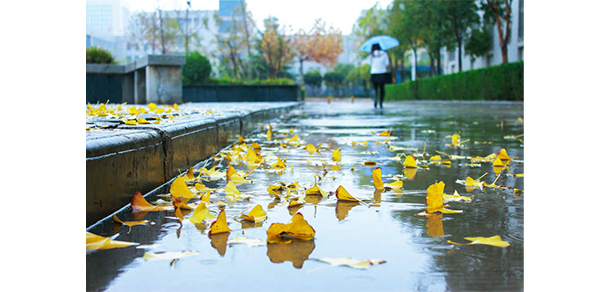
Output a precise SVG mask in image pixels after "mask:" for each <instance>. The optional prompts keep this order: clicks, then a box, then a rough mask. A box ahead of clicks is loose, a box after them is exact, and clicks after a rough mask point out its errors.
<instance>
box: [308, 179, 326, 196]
mask: <svg viewBox="0 0 610 292" xmlns="http://www.w3.org/2000/svg"><path fill="white" fill-rule="evenodd" d="M305 195H322V196H324V197H328V193H326V192H325V191H323V190H322V189H320V188H319V187H318V180H317V179H316V177H315V176H314V185H313V187H311V188H309V189H306V190H305Z"/></svg>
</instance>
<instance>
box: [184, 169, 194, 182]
mask: <svg viewBox="0 0 610 292" xmlns="http://www.w3.org/2000/svg"><path fill="white" fill-rule="evenodd" d="M184 176H185V177H186V178H187V179H188V180H192V179H195V175H194V174H193V167H192V166H191V167H189V171H188V172H187V173H186V174H185V175H184Z"/></svg>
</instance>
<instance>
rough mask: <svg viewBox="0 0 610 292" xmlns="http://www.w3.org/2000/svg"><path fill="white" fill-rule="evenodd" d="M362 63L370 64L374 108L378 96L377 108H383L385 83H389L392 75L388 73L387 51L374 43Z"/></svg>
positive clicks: (388, 60) (388, 59)
mask: <svg viewBox="0 0 610 292" xmlns="http://www.w3.org/2000/svg"><path fill="white" fill-rule="evenodd" d="M362 63H363V64H369V65H371V83H373V89H374V90H375V97H374V100H375V108H377V100H378V98H379V108H383V98H384V97H385V84H386V83H391V80H392V75H391V74H390V73H389V72H390V71H389V70H388V67H389V66H390V57H389V56H388V53H387V52H385V51H384V50H382V49H381V47H380V46H379V44H374V45H373V46H372V48H371V53H370V54H369V55H368V56H367V57H366V58H365V59H364V60H363V61H362Z"/></svg>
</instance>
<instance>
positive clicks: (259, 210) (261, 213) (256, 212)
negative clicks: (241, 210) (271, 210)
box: [239, 205, 267, 222]
mask: <svg viewBox="0 0 610 292" xmlns="http://www.w3.org/2000/svg"><path fill="white" fill-rule="evenodd" d="M239 217H240V218H243V219H246V220H250V221H253V222H262V221H264V220H265V219H267V212H265V210H263V207H262V206H261V205H256V206H254V207H253V208H252V210H250V212H248V214H241V216H239Z"/></svg>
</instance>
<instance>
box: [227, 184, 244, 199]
mask: <svg viewBox="0 0 610 292" xmlns="http://www.w3.org/2000/svg"><path fill="white" fill-rule="evenodd" d="M225 196H229V197H232V198H233V199H239V198H240V197H241V192H239V190H238V189H237V187H236V186H235V184H234V183H233V181H229V182H228V183H227V185H226V186H225Z"/></svg>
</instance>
